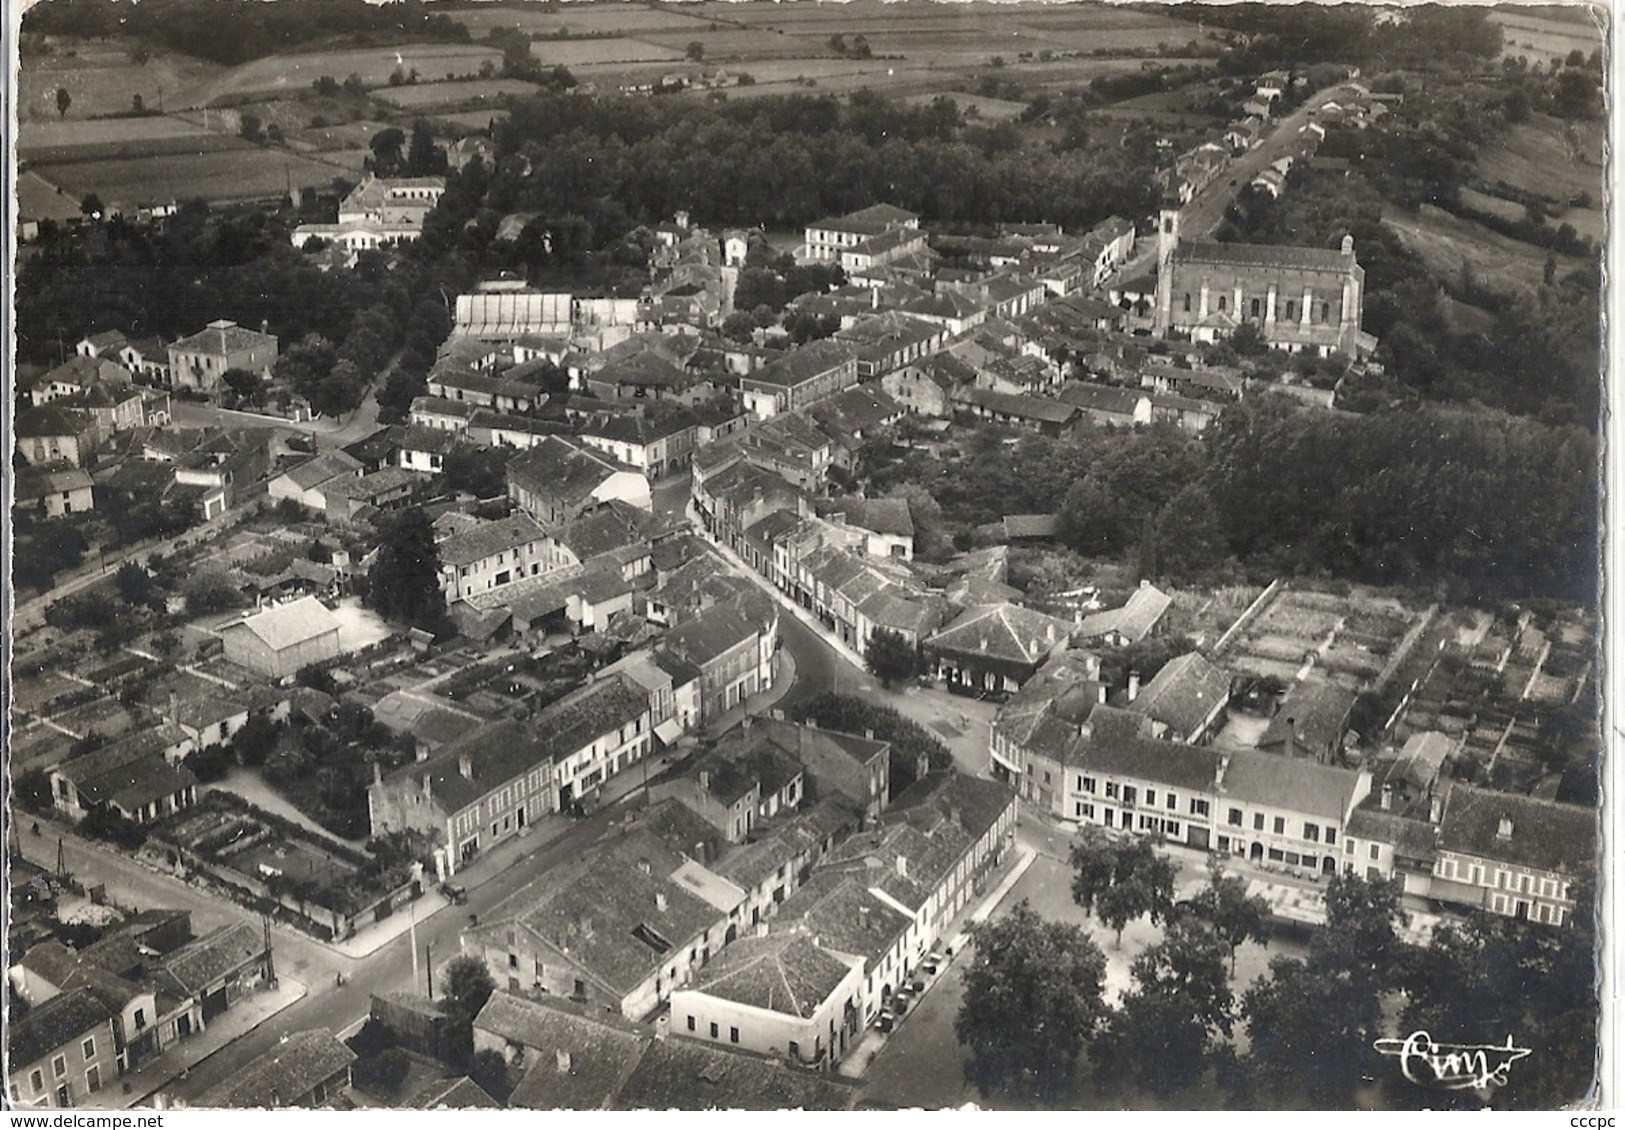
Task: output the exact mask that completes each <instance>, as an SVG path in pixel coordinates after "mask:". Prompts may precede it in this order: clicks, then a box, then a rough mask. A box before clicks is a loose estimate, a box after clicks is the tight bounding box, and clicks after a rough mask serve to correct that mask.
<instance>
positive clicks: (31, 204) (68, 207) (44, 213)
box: [17, 172, 79, 220]
mask: <svg viewBox="0 0 1625 1130" xmlns="http://www.w3.org/2000/svg"><path fill="white" fill-rule="evenodd" d="M17 216H18V218H19V219H24V220H76V219H78V218H79V200H78V198H77V197H73V196H69V195H68V194H67V193H66V192H58V191H57V190H56V186H55V185H54V184H51V183H49V182H48V181H46V180H45V179H44V178H42V177H41V176H40V175H39V174H38V173H35V172H27V173H22V174H21V175H19V176H18V177H17Z"/></svg>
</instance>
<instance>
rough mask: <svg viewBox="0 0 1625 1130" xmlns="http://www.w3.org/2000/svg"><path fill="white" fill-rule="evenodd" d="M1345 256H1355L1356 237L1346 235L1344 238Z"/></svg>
mask: <svg viewBox="0 0 1625 1130" xmlns="http://www.w3.org/2000/svg"><path fill="white" fill-rule="evenodd" d="M1343 254H1344V255H1353V254H1354V237H1353V236H1352V235H1345V236H1344V237H1343Z"/></svg>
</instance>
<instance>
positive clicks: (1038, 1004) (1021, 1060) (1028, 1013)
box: [954, 899, 1106, 1101]
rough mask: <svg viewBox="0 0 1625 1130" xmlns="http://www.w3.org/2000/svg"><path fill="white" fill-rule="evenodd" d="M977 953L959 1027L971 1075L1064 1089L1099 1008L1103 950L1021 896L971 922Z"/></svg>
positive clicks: (981, 1085) (1053, 1093) (980, 1080)
mask: <svg viewBox="0 0 1625 1130" xmlns="http://www.w3.org/2000/svg"><path fill="white" fill-rule="evenodd" d="M971 939H972V943H973V944H974V945H975V947H976V953H975V958H974V959H973V961H972V963H971V967H970V970H969V971H968V972H967V973H966V974H965V996H964V1000H963V1002H962V1003H961V1004H960V1007H959V1015H958V1016H957V1017H956V1018H955V1020H954V1034H955V1036H957V1037H958V1039H959V1042H960V1043H961V1044H964V1045H966V1046H968V1047H969V1048H970V1050H971V1061H970V1063H969V1064H968V1065H967V1066H966V1068H965V1072H966V1075H967V1077H968V1078H969V1079H970V1081H971V1082H973V1083H974V1084H975V1085H976V1086H977V1088H978V1089H979V1090H980V1091H981V1092H982V1093H983V1094H986V1093H988V1092H989V1091H991V1090H993V1089H994V1088H998V1087H1009V1086H1015V1085H1021V1086H1022V1087H1023V1089H1024V1090H1025V1087H1026V1086H1027V1085H1030V1086H1031V1088H1032V1093H1033V1094H1034V1095H1035V1096H1036V1097H1038V1098H1039V1099H1041V1100H1046V1101H1050V1100H1054V1099H1055V1098H1056V1097H1058V1096H1059V1095H1060V1094H1062V1092H1063V1091H1064V1089H1065V1087H1066V1084H1067V1080H1068V1078H1069V1077H1070V1075H1071V1072H1072V1067H1073V1064H1074V1063H1075V1062H1076V1060H1077V1058H1078V1053H1079V1052H1080V1051H1081V1050H1083V1047H1084V1045H1085V1043H1086V1042H1087V1041H1088V1039H1089V1038H1090V1036H1091V1035H1092V1034H1093V1032H1094V1029H1095V1026H1096V1024H1097V1023H1098V1021H1099V1019H1100V1015H1101V993H1102V990H1103V988H1104V985H1105V977H1106V957H1105V955H1104V954H1103V953H1101V952H1100V947H1099V946H1097V945H1095V943H1094V942H1093V941H1091V940H1090V938H1089V936H1088V935H1087V934H1085V933H1084V932H1083V931H1082V930H1081V929H1079V928H1078V927H1077V926H1075V925H1072V924H1071V923H1061V922H1046V921H1044V920H1043V919H1042V918H1040V917H1039V916H1038V914H1037V913H1036V912H1035V911H1034V910H1033V909H1032V907H1031V906H1029V905H1028V903H1027V901H1026V900H1025V899H1023V900H1022V901H1021V902H1020V904H1018V905H1017V906H1016V907H1015V909H1014V910H1012V911H1011V912H1010V913H1009V914H1006V915H1004V916H1002V917H1000V918H996V919H991V920H989V921H987V922H983V923H980V924H979V925H977V926H975V927H973V928H972V929H971Z"/></svg>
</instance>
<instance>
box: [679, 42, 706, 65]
mask: <svg viewBox="0 0 1625 1130" xmlns="http://www.w3.org/2000/svg"><path fill="white" fill-rule="evenodd" d="M683 54H684V55H686V56H687V57H688V58H690V59H692V60H694V61H695V62H696V63H698V62H699V61H700V60H702V59H704V58H705V44H703V43H701V42H700V41H699V40H698V39H695V40H692V41H690V43H689V45H688V47H687V48H685V49H684V51H683Z"/></svg>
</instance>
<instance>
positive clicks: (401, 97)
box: [374, 78, 536, 110]
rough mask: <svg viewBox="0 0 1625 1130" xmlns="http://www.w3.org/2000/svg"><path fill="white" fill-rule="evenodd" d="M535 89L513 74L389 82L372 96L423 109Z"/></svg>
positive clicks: (524, 93) (495, 98) (398, 104)
mask: <svg viewBox="0 0 1625 1130" xmlns="http://www.w3.org/2000/svg"><path fill="white" fill-rule="evenodd" d="M534 93H536V85H535V84H534V83H529V82H522V81H520V80H519V79H514V78H493V79H476V80H475V81H473V82H430V83H421V84H418V85H415V86H392V87H390V88H389V89H387V90H380V91H378V92H377V93H376V94H375V95H374V97H376V98H377V99H378V100H379V101H380V102H387V103H389V104H390V105H391V106H394V107H396V108H397V109H401V110H425V109H429V108H431V107H434V106H461V105H464V104H465V103H469V102H483V101H485V100H487V99H489V100H490V101H493V102H495V101H498V100H499V99H501V98H502V97H504V96H505V95H509V94H515V95H520V96H523V95H526V94H534Z"/></svg>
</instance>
